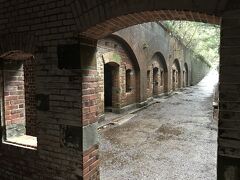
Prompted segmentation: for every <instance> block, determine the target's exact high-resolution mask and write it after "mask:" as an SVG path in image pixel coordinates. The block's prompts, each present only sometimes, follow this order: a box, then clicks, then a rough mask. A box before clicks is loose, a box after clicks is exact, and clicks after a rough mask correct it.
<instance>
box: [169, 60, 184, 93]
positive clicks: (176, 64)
mask: <svg viewBox="0 0 240 180" xmlns="http://www.w3.org/2000/svg"><path fill="white" fill-rule="evenodd" d="M174 65H175V66H176V68H177V69H176V70H177V74H178V76H177V77H175V78H177V79H178V83H177V87H176V86H175V85H173V81H172V87H174V88H173V90H176V88H180V87H181V79H182V73H181V72H182V67H181V65H180V62H179V60H178V59H174V61H173V63H172V72H171V76H172V78H173V76H174V75H173V71H174V69H173V66H174ZM172 80H173V79H172Z"/></svg>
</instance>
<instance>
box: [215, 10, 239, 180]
mask: <svg viewBox="0 0 240 180" xmlns="http://www.w3.org/2000/svg"><path fill="white" fill-rule="evenodd" d="M236 7H237V6H236ZM239 27H240V12H239V11H238V12H237V11H235V12H234V11H232V12H227V13H225V14H224V16H223V19H222V27H221V52H220V53H221V59H220V82H219V83H220V84H219V91H220V95H219V100H220V101H219V106H220V112H219V137H218V180H239V179H240V104H239V102H240V93H239V92H240V61H239V57H240V28H239Z"/></svg>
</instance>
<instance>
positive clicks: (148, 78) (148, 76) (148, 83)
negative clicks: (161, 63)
mask: <svg viewBox="0 0 240 180" xmlns="http://www.w3.org/2000/svg"><path fill="white" fill-rule="evenodd" d="M147 88H148V89H150V70H148V71H147Z"/></svg>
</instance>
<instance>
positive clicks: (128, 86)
mask: <svg viewBox="0 0 240 180" xmlns="http://www.w3.org/2000/svg"><path fill="white" fill-rule="evenodd" d="M131 72H132V70H131V69H127V70H126V92H130V91H131V90H132V86H131Z"/></svg>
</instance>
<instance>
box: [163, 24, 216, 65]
mask: <svg viewBox="0 0 240 180" xmlns="http://www.w3.org/2000/svg"><path fill="white" fill-rule="evenodd" d="M161 23H162V24H163V25H164V26H165V27H166V28H167V29H169V30H170V31H171V32H172V33H173V35H174V36H175V37H177V38H178V39H179V40H181V41H182V42H183V43H184V45H185V46H186V47H188V48H190V49H192V50H193V52H194V53H195V56H197V57H201V58H204V60H206V61H208V62H210V63H211V64H212V65H213V66H216V65H218V63H219V44H220V27H219V26H217V25H212V24H207V23H199V22H190V21H163V22H161Z"/></svg>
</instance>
